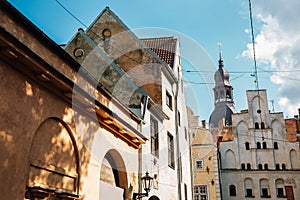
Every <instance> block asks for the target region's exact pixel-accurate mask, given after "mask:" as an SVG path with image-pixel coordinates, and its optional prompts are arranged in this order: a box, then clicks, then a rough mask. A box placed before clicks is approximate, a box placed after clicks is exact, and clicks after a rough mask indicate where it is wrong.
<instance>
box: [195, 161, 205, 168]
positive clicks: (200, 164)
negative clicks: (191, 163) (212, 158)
mask: <svg viewBox="0 0 300 200" xmlns="http://www.w3.org/2000/svg"><path fill="white" fill-rule="evenodd" d="M196 169H203V160H196Z"/></svg>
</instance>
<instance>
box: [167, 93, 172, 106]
mask: <svg viewBox="0 0 300 200" xmlns="http://www.w3.org/2000/svg"><path fill="white" fill-rule="evenodd" d="M166 105H167V106H168V107H169V108H170V109H171V110H172V96H171V95H170V94H169V93H168V91H166Z"/></svg>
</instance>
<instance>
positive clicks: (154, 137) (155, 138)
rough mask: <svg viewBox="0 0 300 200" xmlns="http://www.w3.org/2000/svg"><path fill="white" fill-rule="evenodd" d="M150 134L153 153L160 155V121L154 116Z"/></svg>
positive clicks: (151, 119)
mask: <svg viewBox="0 0 300 200" xmlns="http://www.w3.org/2000/svg"><path fill="white" fill-rule="evenodd" d="M150 135H151V154H152V155H154V156H156V157H159V133H158V121H157V120H156V119H155V118H154V117H152V116H151V117H150Z"/></svg>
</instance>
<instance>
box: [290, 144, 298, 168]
mask: <svg viewBox="0 0 300 200" xmlns="http://www.w3.org/2000/svg"><path fill="white" fill-rule="evenodd" d="M290 162H291V168H292V169H298V168H299V162H298V158H297V152H296V150H295V149H291V151H290Z"/></svg>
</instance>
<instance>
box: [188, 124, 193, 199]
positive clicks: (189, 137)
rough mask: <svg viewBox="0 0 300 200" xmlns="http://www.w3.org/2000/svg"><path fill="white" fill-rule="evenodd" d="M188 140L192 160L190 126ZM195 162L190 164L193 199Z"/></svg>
mask: <svg viewBox="0 0 300 200" xmlns="http://www.w3.org/2000/svg"><path fill="white" fill-rule="evenodd" d="M188 129H189V131H188V140H189V141H188V142H189V151H190V153H189V154H190V158H189V159H190V161H192V140H191V133H190V128H188ZM193 174H194V173H193V164H192V163H191V164H190V176H191V194H192V199H194V175H193Z"/></svg>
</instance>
